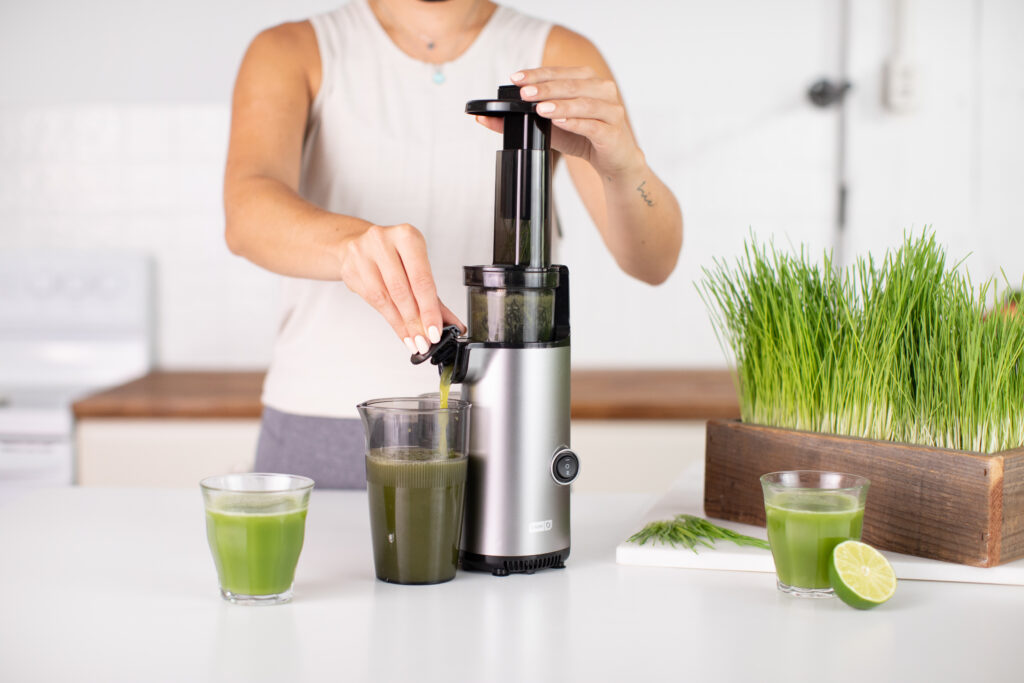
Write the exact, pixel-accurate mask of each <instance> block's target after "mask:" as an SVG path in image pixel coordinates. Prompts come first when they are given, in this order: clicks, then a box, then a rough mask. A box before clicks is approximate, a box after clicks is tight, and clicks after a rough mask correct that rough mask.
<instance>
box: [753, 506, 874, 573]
mask: <svg viewBox="0 0 1024 683" xmlns="http://www.w3.org/2000/svg"><path fill="white" fill-rule="evenodd" d="M765 513H766V516H767V526H768V541H769V543H770V544H771V547H772V557H773V558H774V559H775V571H776V573H778V575H779V581H781V582H782V583H784V584H786V585H787V586H793V587H797V588H830V587H831V584H830V583H829V578H828V560H829V556H830V555H831V554H832V550H833V549H834V548H835V547H836V546H837V545H838V544H839V543H840V542H841V541H845V540H847V539H854V540H860V533H861V527H862V526H863V524H864V506H863V505H861V504H860V501H859V500H858V499H857V497H856V496H852V495H850V494H848V493H842V492H839V491H815V492H807V491H803V492H799V493H778V494H777V495H775V496H774V498H773V500H772V503H771V504H767V503H766V504H765Z"/></svg>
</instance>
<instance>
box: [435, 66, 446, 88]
mask: <svg viewBox="0 0 1024 683" xmlns="http://www.w3.org/2000/svg"><path fill="white" fill-rule="evenodd" d="M434 83H436V84H437V85H441V84H442V83H444V74H443V73H441V70H440V69H438V70H437V71H435V72H434Z"/></svg>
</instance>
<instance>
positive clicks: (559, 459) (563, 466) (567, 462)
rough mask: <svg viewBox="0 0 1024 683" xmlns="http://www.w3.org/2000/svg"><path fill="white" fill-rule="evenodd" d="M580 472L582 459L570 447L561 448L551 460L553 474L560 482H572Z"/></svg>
mask: <svg viewBox="0 0 1024 683" xmlns="http://www.w3.org/2000/svg"><path fill="white" fill-rule="evenodd" d="M579 473H580V459H579V458H578V457H576V454H575V453H573V452H572V451H570V450H569V449H568V448H562V449H559V450H558V452H557V453H555V457H554V459H553V460H552V462H551V474H552V475H553V476H554V478H555V481H556V482H558V483H559V484H571V483H572V482H573V480H575V479H576V476H577V475H578V474H579Z"/></svg>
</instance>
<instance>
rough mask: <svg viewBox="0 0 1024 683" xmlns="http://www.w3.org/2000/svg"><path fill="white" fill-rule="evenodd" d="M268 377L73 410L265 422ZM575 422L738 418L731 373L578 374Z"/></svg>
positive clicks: (228, 379)
mask: <svg viewBox="0 0 1024 683" xmlns="http://www.w3.org/2000/svg"><path fill="white" fill-rule="evenodd" d="M263 374H264V373H263V372H167V371H156V372H151V373H150V374H148V375H146V376H145V377H142V378H140V379H137V380H135V381H134V382H129V383H128V384H123V385H121V386H119V387H114V388H113V389H108V390H106V391H102V392H100V393H97V394H93V395H92V396H87V397H86V398H83V399H81V400H79V401H77V402H76V403H75V404H74V413H75V417H76V418H79V419H83V418H85V419H88V418H111V417H120V418H159V417H166V418H258V417H259V416H260V412H261V406H260V392H261V389H262V386H263ZM572 416H573V418H575V419H583V420H587V419H591V420H706V419H710V418H716V417H721V418H730V417H739V405H738V403H737V401H736V392H735V390H734V388H733V385H732V379H731V378H730V376H729V373H728V371H726V370H686V369H672V370H576V371H574V372H573V373H572Z"/></svg>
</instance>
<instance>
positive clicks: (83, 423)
mask: <svg viewBox="0 0 1024 683" xmlns="http://www.w3.org/2000/svg"><path fill="white" fill-rule="evenodd" d="M258 436H259V420H256V419H202V420H199V419H171V418H149V419H146V418H143V419H140V418H130V419H129V418H86V419H82V420H80V421H79V422H78V426H77V429H76V447H77V458H76V461H77V477H76V481H77V482H78V484H80V485H82V486H165V487H181V486H185V487H187V486H195V485H196V484H197V483H198V482H199V480H200V479H202V478H203V477H206V476H209V475H213V474H223V473H225V472H245V471H248V470H251V469H252V463H253V458H254V455H255V453H256V439H257V437H258ZM572 447H573V450H575V451H576V452H577V453H578V454H579V456H580V461H581V463H582V469H581V471H580V477H579V479H577V480H576V483H574V484H573V490H575V491H580V492H587V491H615V492H650V493H663V492H665V491H667V490H668V488H669V487H670V486H671V485H672V482H673V481H675V479H676V478H677V477H678V476H679V473H680V472H682V470H683V469H685V468H686V466H687V465H689V464H690V463H691V462H693V461H694V460H695V459H697V458H702V457H703V455H704V423H703V422H702V421H682V420H681V421H672V420H636V421H633V420H615V421H612V420H575V421H573V423H572Z"/></svg>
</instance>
